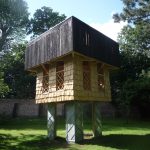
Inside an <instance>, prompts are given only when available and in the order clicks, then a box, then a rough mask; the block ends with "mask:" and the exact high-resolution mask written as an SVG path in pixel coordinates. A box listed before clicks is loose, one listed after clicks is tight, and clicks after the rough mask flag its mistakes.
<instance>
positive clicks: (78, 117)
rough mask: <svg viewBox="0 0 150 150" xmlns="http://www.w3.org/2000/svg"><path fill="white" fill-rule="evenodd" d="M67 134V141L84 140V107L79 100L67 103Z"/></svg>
mask: <svg viewBox="0 0 150 150" xmlns="http://www.w3.org/2000/svg"><path fill="white" fill-rule="evenodd" d="M66 134H67V136H66V140H67V142H75V143H77V142H80V141H82V140H83V109H82V104H81V103H79V102H69V103H67V104H66Z"/></svg>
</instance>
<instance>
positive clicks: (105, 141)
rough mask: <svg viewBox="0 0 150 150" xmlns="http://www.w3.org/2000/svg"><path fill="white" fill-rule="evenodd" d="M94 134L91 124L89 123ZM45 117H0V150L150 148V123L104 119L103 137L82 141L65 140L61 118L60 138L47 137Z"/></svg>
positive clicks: (129, 149)
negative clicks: (51, 139) (50, 138)
mask: <svg viewBox="0 0 150 150" xmlns="http://www.w3.org/2000/svg"><path fill="white" fill-rule="evenodd" d="M84 124H85V127H84V128H85V130H84V131H85V132H86V133H90V132H91V131H90V126H91V125H90V123H89V122H85V123H84ZM46 135H47V130H46V120H45V119H25V118H24V119H19V118H17V119H0V150H52V149H56V150H62V149H67V150H115V149H120V150H150V122H142V121H130V122H129V124H126V123H125V121H124V120H117V119H116V120H103V136H101V137H99V138H97V139H85V140H84V141H83V142H82V143H79V144H67V142H66V141H65V123H64V121H63V120H62V119H58V132H57V135H58V137H57V138H56V140H54V141H49V140H48V139H47V137H46Z"/></svg>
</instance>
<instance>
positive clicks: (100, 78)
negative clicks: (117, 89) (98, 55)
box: [97, 63, 105, 91]
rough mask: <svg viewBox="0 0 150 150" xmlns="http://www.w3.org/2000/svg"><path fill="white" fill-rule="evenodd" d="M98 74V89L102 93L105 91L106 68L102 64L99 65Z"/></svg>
mask: <svg viewBox="0 0 150 150" xmlns="http://www.w3.org/2000/svg"><path fill="white" fill-rule="evenodd" d="M97 74H98V88H99V90H100V91H104V90H105V82H104V67H103V64H102V63H98V64H97Z"/></svg>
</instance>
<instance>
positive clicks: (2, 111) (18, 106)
mask: <svg viewBox="0 0 150 150" xmlns="http://www.w3.org/2000/svg"><path fill="white" fill-rule="evenodd" d="M0 115H1V116H14V117H21V116H25V117H28V116H30V117H35V116H38V115H39V105H36V104H35V101H34V100H17V99H10V100H9V99H6V100H0Z"/></svg>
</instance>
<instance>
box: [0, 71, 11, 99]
mask: <svg viewBox="0 0 150 150" xmlns="http://www.w3.org/2000/svg"><path fill="white" fill-rule="evenodd" d="M8 92H9V88H8V86H7V84H5V83H4V79H3V73H2V72H0V98H5V95H6V94H7V93H8Z"/></svg>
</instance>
